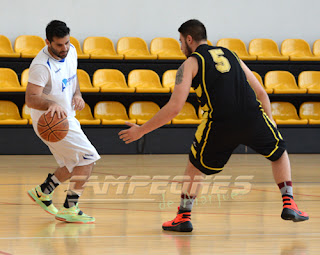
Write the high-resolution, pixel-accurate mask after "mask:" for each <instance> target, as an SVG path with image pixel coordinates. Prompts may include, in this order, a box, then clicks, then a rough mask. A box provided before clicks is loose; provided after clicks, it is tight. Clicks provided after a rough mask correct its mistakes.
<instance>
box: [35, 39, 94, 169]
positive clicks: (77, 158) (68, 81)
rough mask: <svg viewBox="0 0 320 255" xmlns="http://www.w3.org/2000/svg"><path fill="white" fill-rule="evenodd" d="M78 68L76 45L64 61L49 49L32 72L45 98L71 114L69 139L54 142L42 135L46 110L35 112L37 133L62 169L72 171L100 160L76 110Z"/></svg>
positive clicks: (42, 53)
mask: <svg viewBox="0 0 320 255" xmlns="http://www.w3.org/2000/svg"><path fill="white" fill-rule="evenodd" d="M77 65H78V60H77V52H76V50H75V48H74V46H73V45H70V50H69V52H68V55H67V57H66V58H65V59H63V60H60V61H59V60H57V59H55V58H53V57H52V56H51V55H50V53H49V52H48V47H47V46H46V47H44V48H43V49H42V50H41V51H40V52H39V54H38V55H37V56H36V57H35V59H34V60H33V61H32V63H31V66H30V69H29V82H30V83H33V84H35V85H38V86H41V87H44V89H43V92H42V97H43V98H45V99H48V100H51V101H54V102H56V103H57V104H59V105H61V106H62V107H63V108H64V109H65V111H66V113H67V115H68V121H69V131H68V134H67V136H66V137H65V138H64V139H62V140H61V141H58V142H55V143H53V142H48V141H45V140H43V139H42V138H41V137H40V135H39V133H38V129H37V123H38V120H39V118H40V116H41V115H42V114H43V113H44V112H45V111H40V110H36V109H31V118H32V125H33V129H34V131H35V132H36V134H37V135H38V137H39V138H40V139H41V140H42V141H43V142H44V143H45V144H46V145H48V147H49V149H50V151H51V152H52V154H53V156H54V157H55V159H56V161H57V163H58V164H59V166H60V167H64V166H65V167H66V168H67V169H68V170H69V172H72V171H73V168H74V167H76V166H84V165H89V164H91V163H93V162H95V161H97V160H98V159H99V158H100V156H99V154H98V152H97V151H96V149H95V148H94V146H93V145H92V144H91V143H90V141H89V140H88V138H87V137H86V135H85V134H84V133H83V131H82V130H81V126H80V123H79V121H78V120H77V119H76V118H75V111H74V109H73V108H72V98H73V95H74V93H75V91H76V87H77Z"/></svg>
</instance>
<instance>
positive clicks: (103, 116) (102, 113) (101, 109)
mask: <svg viewBox="0 0 320 255" xmlns="http://www.w3.org/2000/svg"><path fill="white" fill-rule="evenodd" d="M94 117H95V118H96V119H100V120H101V124H102V125H125V122H131V123H136V120H135V119H133V118H131V119H129V118H128V115H127V111H126V108H125V107H124V105H123V104H121V103H120V102H114V101H109V102H107V101H103V102H98V103H97V104H96V106H95V107H94Z"/></svg>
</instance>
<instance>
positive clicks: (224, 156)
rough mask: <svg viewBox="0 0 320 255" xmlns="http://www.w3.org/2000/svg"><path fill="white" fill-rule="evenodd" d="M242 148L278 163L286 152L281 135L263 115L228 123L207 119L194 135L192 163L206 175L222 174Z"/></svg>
mask: <svg viewBox="0 0 320 255" xmlns="http://www.w3.org/2000/svg"><path fill="white" fill-rule="evenodd" d="M239 144H244V145H246V146H248V147H250V148H252V149H253V150H255V151H256V152H258V153H259V154H261V155H263V156H264V157H266V158H267V159H269V160H271V161H276V160H277V159H279V158H280V157H281V155H282V154H283V152H284V151H285V150H286V145H285V142H284V140H283V138H282V136H281V134H280V132H279V131H278V129H277V128H276V127H275V126H274V124H273V123H272V122H271V120H270V119H269V118H268V116H267V115H266V114H265V113H264V112H263V111H261V112H260V113H259V114H258V115H256V116H254V117H246V118H242V119H240V120H236V121H229V122H219V121H213V120H210V119H204V120H203V121H202V123H201V124H200V125H199V127H198V129H197V131H196V133H195V138H194V141H193V144H192V145H191V151H190V154H189V159H190V161H191V163H192V164H193V165H194V166H195V167H196V168H198V169H199V170H200V171H201V172H203V173H204V174H207V175H210V174H216V173H218V172H220V171H222V169H223V167H224V165H225V164H226V163H227V162H228V160H229V158H230V156H231V154H232V152H233V150H234V149H235V148H236V147H238V145H239Z"/></svg>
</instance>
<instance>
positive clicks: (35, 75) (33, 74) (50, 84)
mask: <svg viewBox="0 0 320 255" xmlns="http://www.w3.org/2000/svg"><path fill="white" fill-rule="evenodd" d="M77 67H78V59H77V51H76V49H75V48H74V46H73V45H72V44H70V49H69V52H68V55H67V56H66V58H64V59H62V60H57V59H55V58H53V57H52V56H51V54H50V53H49V52H48V46H45V47H44V48H43V49H42V50H41V51H40V52H39V54H38V55H37V56H36V57H35V58H34V59H33V61H32V63H31V65H30V69H29V82H30V83H33V84H35V85H38V86H41V87H44V89H43V93H42V97H43V98H45V99H48V100H51V101H54V102H56V103H57V104H59V105H60V106H62V107H63V108H64V110H65V111H66V113H67V115H68V118H69V117H74V116H75V111H74V109H73V108H72V98H73V95H74V93H75V91H76V87H77ZM44 112H45V111H40V110H36V109H31V118H32V120H33V121H34V120H38V119H39V117H40V116H41V115H42V114H43V113H44Z"/></svg>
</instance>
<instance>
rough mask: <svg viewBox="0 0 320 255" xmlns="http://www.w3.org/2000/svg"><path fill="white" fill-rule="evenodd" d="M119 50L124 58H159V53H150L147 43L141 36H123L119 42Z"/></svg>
mask: <svg viewBox="0 0 320 255" xmlns="http://www.w3.org/2000/svg"><path fill="white" fill-rule="evenodd" d="M117 52H118V53H119V54H123V55H124V59H157V55H152V54H150V53H149V50H148V46H147V43H146V42H145V41H144V40H143V39H141V38H139V37H122V38H120V39H119V41H118V43H117Z"/></svg>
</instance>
